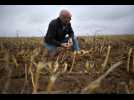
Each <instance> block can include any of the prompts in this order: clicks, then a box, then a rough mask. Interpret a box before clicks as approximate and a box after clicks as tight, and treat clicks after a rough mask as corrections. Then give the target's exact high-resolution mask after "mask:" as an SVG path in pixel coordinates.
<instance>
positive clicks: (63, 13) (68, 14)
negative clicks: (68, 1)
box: [59, 9, 72, 17]
mask: <svg viewBox="0 0 134 100" xmlns="http://www.w3.org/2000/svg"><path fill="white" fill-rule="evenodd" d="M59 16H65V17H72V15H71V13H70V12H69V11H68V10H65V9H63V10H61V12H60V15H59Z"/></svg>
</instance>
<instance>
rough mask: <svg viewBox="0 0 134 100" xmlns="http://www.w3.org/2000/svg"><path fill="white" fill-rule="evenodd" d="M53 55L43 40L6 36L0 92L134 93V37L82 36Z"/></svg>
mask: <svg viewBox="0 0 134 100" xmlns="http://www.w3.org/2000/svg"><path fill="white" fill-rule="evenodd" d="M78 41H79V44H80V48H81V51H80V53H79V54H76V53H74V52H72V51H70V50H67V51H66V50H64V49H59V52H60V53H59V54H58V55H56V56H54V57H53V58H50V57H48V55H47V50H46V48H45V47H44V46H43V45H44V44H43V38H41V37H31V38H26V37H25V38H24V37H23V38H22V37H18V38H4V37H1V38H0V93H2V94H6V93H13V94H16V93H19V94H23V93H27V94H31V93H37V94H40V93H43V94H45V93H63V94H64V93H89V94H90V93H117V94H120V93H126V94H129V93H134V77H133V76H134V35H120V36H115V35H113V36H96V37H85V36H81V37H78Z"/></svg>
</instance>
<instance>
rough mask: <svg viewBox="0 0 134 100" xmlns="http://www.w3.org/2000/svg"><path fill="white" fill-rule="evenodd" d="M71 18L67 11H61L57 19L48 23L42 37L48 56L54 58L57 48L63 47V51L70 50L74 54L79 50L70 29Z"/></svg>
mask: <svg viewBox="0 0 134 100" xmlns="http://www.w3.org/2000/svg"><path fill="white" fill-rule="evenodd" d="M71 17H72V15H71V13H70V12H69V11H67V10H61V12H60V14H59V17H58V18H56V19H54V20H52V21H51V22H50V23H49V26H48V30H47V33H46V36H45V37H44V42H45V47H46V48H47V50H48V54H49V56H54V55H55V54H56V53H57V48H58V47H63V48H65V50H67V49H70V48H71V49H72V50H73V51H76V52H77V51H79V50H80V48H79V44H78V40H77V38H76V36H75V35H74V32H73V29H72V27H71V23H70V20H71ZM67 35H68V37H67Z"/></svg>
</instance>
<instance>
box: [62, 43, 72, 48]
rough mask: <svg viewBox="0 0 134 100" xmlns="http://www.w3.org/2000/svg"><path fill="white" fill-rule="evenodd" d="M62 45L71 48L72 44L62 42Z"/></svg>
mask: <svg viewBox="0 0 134 100" xmlns="http://www.w3.org/2000/svg"><path fill="white" fill-rule="evenodd" d="M61 46H62V47H64V48H70V47H71V44H69V43H61Z"/></svg>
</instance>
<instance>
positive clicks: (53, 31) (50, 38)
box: [44, 18, 74, 46]
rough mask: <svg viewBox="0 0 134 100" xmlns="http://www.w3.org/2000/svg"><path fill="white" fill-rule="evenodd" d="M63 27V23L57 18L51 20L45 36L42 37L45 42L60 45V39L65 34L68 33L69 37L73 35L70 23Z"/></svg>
mask: <svg viewBox="0 0 134 100" xmlns="http://www.w3.org/2000/svg"><path fill="white" fill-rule="evenodd" d="M63 27H64V25H63V23H62V22H61V20H60V19H59V18H57V19H54V20H52V21H51V22H50V23H49V26H48V30H47V33H46V36H45V37H44V40H45V42H46V43H49V44H54V45H56V46H60V44H61V41H62V40H63V39H64V38H65V36H66V35H67V34H68V35H69V37H72V36H73V35H74V32H73V30H72V27H71V23H69V24H68V25H66V27H65V28H64V29H63Z"/></svg>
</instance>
